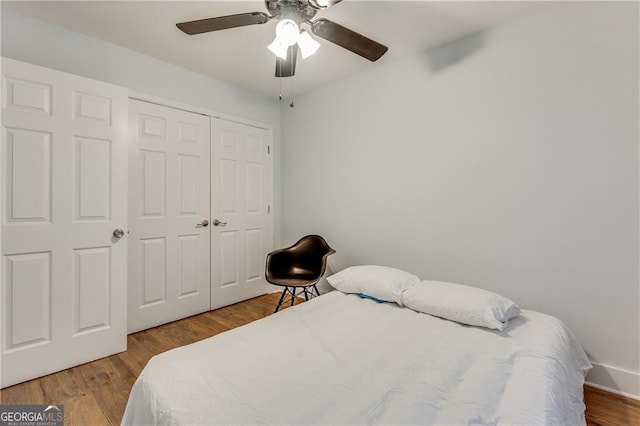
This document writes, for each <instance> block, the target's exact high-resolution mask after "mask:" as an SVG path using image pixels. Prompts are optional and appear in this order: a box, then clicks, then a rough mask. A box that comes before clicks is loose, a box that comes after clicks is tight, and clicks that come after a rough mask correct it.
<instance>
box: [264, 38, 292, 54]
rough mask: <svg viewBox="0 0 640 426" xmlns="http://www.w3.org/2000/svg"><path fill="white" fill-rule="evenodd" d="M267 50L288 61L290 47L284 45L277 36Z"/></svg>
mask: <svg viewBox="0 0 640 426" xmlns="http://www.w3.org/2000/svg"><path fill="white" fill-rule="evenodd" d="M267 49H269V50H270V51H272V52H273V54H274V55H276V56H277V57H278V58H282V59H287V49H289V46H287V45H286V44H284V43H282V41H280V39H279V38H278V37H277V36H276V38H275V39H273V41H272V42H271V44H270V45H268V46H267Z"/></svg>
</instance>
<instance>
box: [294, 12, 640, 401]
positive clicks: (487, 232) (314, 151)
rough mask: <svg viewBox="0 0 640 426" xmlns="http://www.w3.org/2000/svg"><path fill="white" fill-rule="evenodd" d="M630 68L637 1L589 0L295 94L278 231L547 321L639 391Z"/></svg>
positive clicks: (634, 95) (612, 381)
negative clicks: (491, 294)
mask: <svg viewBox="0 0 640 426" xmlns="http://www.w3.org/2000/svg"><path fill="white" fill-rule="evenodd" d="M391 48H393V47H391ZM638 78H639V74H638V4H637V3H609V4H607V3H606V2H602V3H586V2H585V3H568V4H564V5H554V6H552V7H548V8H545V9H542V10H541V11H539V12H537V13H536V14H535V15H531V16H528V17H525V18H522V19H520V20H518V21H513V22H510V23H508V24H505V25H502V26H500V27H497V28H495V29H493V30H491V31H487V32H484V33H481V34H477V35H475V36H473V37H469V38H466V39H462V40H459V41H457V42H454V43H451V44H448V45H446V46H443V47H441V48H437V49H433V50H430V51H427V52H424V53H422V54H420V55H417V56H413V57H409V58H406V59H403V60H401V61H398V62H395V63H391V64H389V65H386V66H384V67H382V68H378V69H373V70H371V71H369V72H367V73H365V74H361V75H359V76H356V77H354V78H351V79H349V80H343V81H341V82H337V83H334V84H332V85H330V86H326V87H324V88H322V89H319V90H316V91H315V92H312V93H310V94H307V95H305V96H300V97H298V98H297V99H296V107H295V108H294V109H289V108H286V109H284V110H283V129H284V134H283V153H282V165H283V166H282V167H283V170H282V193H283V205H282V207H283V219H282V220H283V243H289V242H292V241H295V240H296V239H297V238H298V237H300V236H302V235H304V234H306V233H320V234H322V235H324V236H325V237H326V238H327V240H328V242H329V244H331V245H332V246H333V247H334V248H335V249H336V250H337V254H336V255H334V256H333V259H332V263H333V267H334V269H339V268H342V267H345V266H348V265H352V264H369V263H373V264H384V265H390V266H395V267H399V268H403V269H405V270H408V271H411V272H413V273H415V274H417V275H419V276H421V277H423V278H430V279H438V280H448V281H455V282H462V283H468V284H472V285H476V286H479V287H483V288H487V289H490V290H493V291H496V292H499V293H501V294H504V295H505V296H508V297H510V298H513V299H514V300H516V301H517V302H519V303H520V304H521V306H523V307H525V308H530V309H535V310H539V311H542V312H546V313H549V314H552V315H555V316H557V317H559V318H560V319H562V320H563V321H564V322H565V323H566V324H567V325H568V326H569V327H570V328H571V329H572V330H573V331H574V333H575V334H576V335H577V336H578V338H579V339H580V340H581V342H582V343H583V345H584V347H585V349H586V351H587V352H588V354H589V356H590V358H591V359H592V360H593V361H595V362H596V363H598V365H597V368H596V369H595V370H594V374H592V375H591V376H590V378H589V379H590V380H592V381H593V382H595V383H597V384H600V385H603V386H607V387H610V388H614V389H617V390H619V391H622V392H626V393H630V394H635V395H638V396H640V380H639V377H640V376H639V372H640V366H639V362H640V350H639V346H640V324H639V319H640V318H639V310H640V307H639V303H640V294H639V276H638V275H639V273H638V270H639V249H638V236H639V211H638V210H639V209H638V206H639V195H638V191H639V178H638V169H639V151H638V139H639V130H638V126H639V123H638V114H639V108H638V103H639V101H638V96H639V95H638V91H639V87H638V84H639V83H638Z"/></svg>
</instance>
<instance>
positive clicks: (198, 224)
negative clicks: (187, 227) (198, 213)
mask: <svg viewBox="0 0 640 426" xmlns="http://www.w3.org/2000/svg"><path fill="white" fill-rule="evenodd" d="M207 226H209V221H208V220H207V219H202V222H200V223H196V228H206V227H207Z"/></svg>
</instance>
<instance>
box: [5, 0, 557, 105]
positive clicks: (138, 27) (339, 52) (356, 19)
mask: <svg viewBox="0 0 640 426" xmlns="http://www.w3.org/2000/svg"><path fill="white" fill-rule="evenodd" d="M544 4H545V3H544V2H525V1H499V2H484V1H467V2H461V1H440V2H435V1H357V0H345V1H343V2H342V3H339V4H337V5H335V6H334V7H332V8H330V9H327V10H324V11H320V12H319V13H318V14H317V15H316V18H318V17H324V18H327V19H330V20H332V21H335V22H337V23H339V24H341V25H344V26H346V27H348V28H350V29H352V30H354V31H357V32H360V33H362V34H364V35H366V36H368V37H370V38H372V39H374V40H376V41H378V42H380V43H382V44H384V45H386V46H388V47H389V51H388V52H387V53H386V54H385V56H383V57H382V58H381V59H380V60H378V61H377V62H375V63H372V62H369V61H367V60H366V59H363V58H361V57H359V56H357V55H355V54H353V53H351V52H349V51H346V50H344V49H342V48H340V47H338V46H336V45H334V44H332V43H330V42H328V41H325V40H319V41H320V43H321V47H320V49H319V50H318V52H317V53H316V54H314V55H313V56H311V57H309V58H307V59H305V60H301V59H300V58H298V63H297V67H296V75H295V77H294V82H293V83H294V87H295V91H296V92H297V93H303V92H306V91H309V90H312V89H315V88H318V87H320V86H322V85H324V84H326V83H328V82H330V81H334V80H337V79H340V78H344V77H346V76H349V75H352V74H355V73H358V72H361V71H364V70H368V69H371V68H372V67H375V66H380V65H383V64H385V63H388V62H391V61H394V60H397V59H398V58H401V57H403V56H406V55H409V54H412V53H417V52H420V51H423V50H425V49H427V48H430V47H434V46H438V45H441V44H443V43H446V42H448V41H452V40H455V39H457V38H460V37H463V36H465V35H469V34H473V33H475V32H478V31H480V30H482V29H485V28H488V27H491V26H494V25H496V24H498V23H500V22H503V21H505V20H507V19H513V18H515V17H518V16H520V15H522V14H525V13H529V12H532V11H533V10H536V9H538V8H540V7H541V6H543V5H544ZM2 7H7V8H10V9H12V10H14V11H17V12H19V13H22V14H25V15H29V16H32V17H34V18H37V19H40V20H43V21H46V22H49V23H52V24H55V25H58V26H61V27H64V28H67V29H69V30H72V31H75V32H79V33H82V34H86V35H89V36H91V37H95V38H99V39H103V40H106V41H109V42H111V43H114V44H117V45H120V46H123V47H126V48H129V49H132V50H135V51H137V52H140V53H143V54H146V55H149V56H152V57H155V58H158V59H161V60H164V61H166V62H170V63H173V64H176V65H179V66H181V67H184V68H188V69H190V70H193V71H196V72H198V73H201V74H205V75H208V76H210V77H213V78H215V79H218V80H222V81H226V82H228V83H232V84H234V85H237V86H241V87H245V88H248V89H251V90H255V91H258V92H261V93H265V94H267V95H270V96H277V94H278V92H279V83H280V82H279V81H278V80H279V79H277V78H275V77H274V70H275V57H274V56H273V54H272V53H271V52H270V51H268V50H267V49H266V46H267V45H268V44H269V43H270V42H271V41H272V39H273V37H274V29H275V24H276V23H275V22H274V21H270V22H268V23H266V24H263V25H254V26H249V27H242V28H234V29H229V30H223V31H218V32H212V33H208V34H202V35H195V36H187V35H185V34H184V33H182V32H181V31H180V30H178V29H177V28H176V26H175V24H176V23H177V22H183V21H190V20H195V19H202V18H208V17H213V16H221V15H228V14H234V13H243V12H253V11H259V12H264V11H266V10H265V7H264V2H262V1H245V0H236V1H184V0H183V1H135V2H131V1H66V2H59V1H16V2H7V1H2ZM286 80H288V79H286ZM285 84H286V85H287V87H288V85H289V84H290V82H289V81H286V82H285Z"/></svg>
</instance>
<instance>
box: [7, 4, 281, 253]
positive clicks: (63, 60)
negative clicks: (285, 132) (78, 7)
mask: <svg viewBox="0 0 640 426" xmlns="http://www.w3.org/2000/svg"><path fill="white" fill-rule="evenodd" d="M1 29H2V37H1V38H2V52H1V53H2V56H5V57H8V58H12V59H17V60H19V61H24V62H29V63H32V64H36V65H40V66H44V67H47V68H52V69H56V70H59V71H64V72H68V73H71V74H76V75H81V76H83V77H88V78H92V79H95V80H100V81H104V82H108V83H112V84H116V85H120V86H123V87H127V88H129V89H130V90H132V91H135V92H140V93H145V94H150V95H154V96H159V97H162V98H166V99H170V100H175V101H179V102H182V103H185V104H188V105H192V106H196V107H201V108H206V109H210V110H214V111H217V112H221V113H225V114H230V115H234V116H238V117H243V118H247V119H251V120H254V121H259V122H263V123H268V124H272V125H273V126H274V145H275V149H274V185H275V191H274V204H275V208H274V213H275V219H276V220H275V230H274V231H275V232H274V237H275V238H274V241H275V243H276V246H277V245H279V244H278V243H279V241H280V219H279V212H280V209H279V208H278V206H279V205H280V185H279V181H280V166H279V165H280V155H279V153H280V149H278V148H279V145H280V134H281V131H280V103H279V101H278V100H277V99H273V98H270V97H268V96H265V95H262V94H259V93H256V92H252V91H249V90H245V89H242V88H239V87H236V86H233V85H230V84H227V83H224V82H222V81H219V80H214V79H212V78H209V77H206V76H204V75H201V74H197V73H195V72H192V71H189V70H187V69H184V68H180V67H178V66H175V65H172V64H169V63H167V62H163V61H160V60H157V59H154V58H151V57H149V56H145V55H142V54H140V53H137V52H134V51H132V50H129V49H125V48H123V47H120V46H116V45H114V44H111V43H108V42H105V41H102V40H98V39H95V38H91V37H87V36H85V35H82V34H79V33H75V32H71V31H68V30H66V29H63V28H60V27H57V26H54V25H50V24H48V23H45V22H42V21H39V20H36V19H33V18H30V17H28V16H25V15H22V14H19V13H16V12H13V11H11V10H8V9H6V8H2V28H1Z"/></svg>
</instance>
